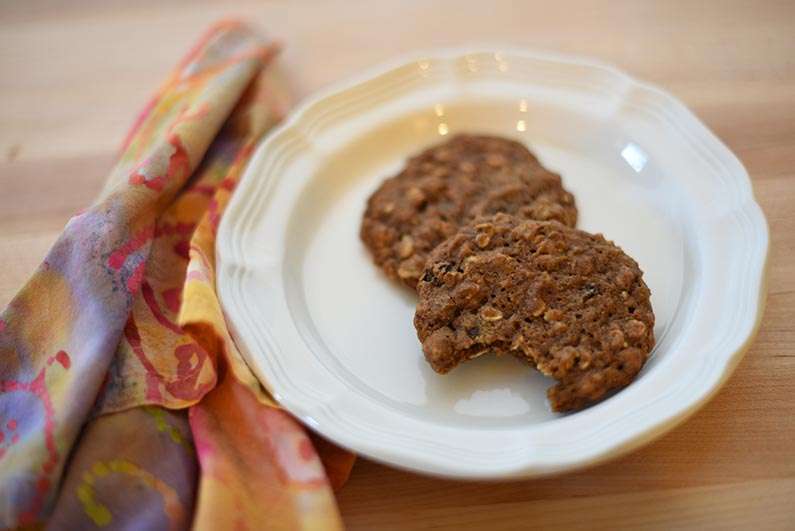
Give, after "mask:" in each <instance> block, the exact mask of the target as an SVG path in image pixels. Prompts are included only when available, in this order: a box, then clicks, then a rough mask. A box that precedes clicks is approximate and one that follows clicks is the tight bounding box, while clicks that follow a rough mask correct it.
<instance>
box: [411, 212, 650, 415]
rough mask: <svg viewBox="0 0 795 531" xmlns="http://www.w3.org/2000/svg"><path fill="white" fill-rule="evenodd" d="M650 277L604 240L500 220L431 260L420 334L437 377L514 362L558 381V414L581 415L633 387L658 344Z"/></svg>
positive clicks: (547, 225)
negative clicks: (480, 360)
mask: <svg viewBox="0 0 795 531" xmlns="http://www.w3.org/2000/svg"><path fill="white" fill-rule="evenodd" d="M642 277H643V273H642V272H641V270H640V268H639V267H638V264H637V263H636V262H635V261H634V260H633V259H632V258H630V257H629V256H627V255H626V254H625V253H624V252H623V251H622V250H621V249H620V248H619V247H617V246H616V245H614V244H613V243H611V242H609V241H607V240H605V239H604V237H603V236H601V235H599V234H597V235H593V234H589V233H587V232H584V231H580V230H576V229H573V228H570V227H566V226H564V225H562V224H560V223H557V222H537V221H531V220H523V219H520V218H517V217H515V216H511V215H507V214H497V215H495V216H491V217H485V218H479V219H477V220H475V221H474V222H473V223H471V224H469V225H466V226H464V227H462V228H461V229H460V230H459V231H458V232H457V233H456V234H454V235H452V236H451V237H450V238H448V239H447V240H445V241H444V243H442V244H441V245H439V246H438V247H437V248H436V249H435V250H434V251H433V252H432V253H431V254H430V256H429V258H428V261H427V264H426V267H425V269H424V271H423V273H422V277H421V278H420V282H419V284H418V286H417V290H418V294H419V302H418V304H417V311H416V313H415V316H414V326H415V327H416V329H417V335H418V337H419V339H420V342H421V343H422V347H423V351H424V353H425V357H426V359H427V360H428V363H430V365H431V367H433V369H434V370H435V371H437V372H439V373H446V372H448V371H449V370H451V369H452V368H454V367H455V366H456V365H458V364H459V363H462V362H464V361H466V360H468V359H471V358H474V357H477V356H480V355H482V354H484V353H486V352H491V353H495V354H513V355H515V356H517V357H519V358H521V359H524V360H526V361H528V362H529V363H530V364H532V365H533V366H534V367H536V368H537V369H538V370H539V371H541V372H542V373H543V374H545V375H547V376H551V377H552V378H554V379H556V380H557V384H556V385H555V386H553V387H552V388H550V389H549V391H548V392H547V395H548V398H549V401H550V403H551V405H552V408H553V409H554V410H555V411H571V410H576V409H580V408H582V407H584V406H586V405H588V404H590V403H592V402H594V401H596V400H599V399H601V398H603V397H604V396H605V395H606V394H607V393H608V392H610V391H612V390H615V389H619V388H621V387H624V386H626V385H628V384H629V383H630V382H631V381H632V380H633V379H634V378H635V376H636V375H637V374H638V372H639V371H640V369H641V368H642V367H643V364H644V363H645V361H646V358H647V356H648V355H649V353H650V352H651V349H652V347H653V346H654V330H653V329H654V313H653V312H652V308H651V303H650V301H649V297H650V292H649V288H648V287H647V286H646V284H645V283H644V282H643V278H642Z"/></svg>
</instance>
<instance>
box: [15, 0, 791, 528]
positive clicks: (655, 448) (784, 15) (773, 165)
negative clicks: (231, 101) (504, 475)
mask: <svg viewBox="0 0 795 531" xmlns="http://www.w3.org/2000/svg"><path fill="white" fill-rule="evenodd" d="M160 4H162V2H157V1H154V0H147V1H139V2H134V3H121V2H116V1H97V2H63V1H58V0H48V1H45V2H38V1H37V2H33V1H30V2H15V3H12V2H4V3H3V4H2V5H0V72H2V74H0V268H1V269H2V271H3V274H2V275H0V306H4V305H5V304H6V303H7V302H8V301H9V300H10V298H11V297H12V296H13V294H14V292H15V291H16V289H17V288H18V287H19V286H20V285H21V284H22V283H23V281H24V280H25V278H26V277H27V275H28V273H29V272H30V271H31V270H32V269H33V268H34V267H35V266H36V265H37V264H38V263H39V261H40V260H41V259H42V257H43V256H44V254H45V252H46V250H47V248H48V247H49V245H50V244H51V243H52V242H53V240H54V239H55V238H56V236H57V234H58V233H59V231H60V230H61V228H62V226H63V224H64V223H65V222H66V220H67V219H68V217H69V216H70V215H71V214H72V213H74V212H75V211H77V210H78V209H80V208H81V207H83V206H84V205H86V204H87V203H88V202H90V201H91V199H92V198H93V196H94V194H95V193H97V191H98V190H99V188H100V185H101V183H102V181H103V179H104V177H105V174H106V172H107V171H108V169H109V168H110V167H111V164H112V163H113V158H114V153H115V150H116V149H117V146H118V145H119V142H120V141H121V139H122V137H123V134H124V132H125V130H126V128H127V127H128V125H129V124H130V123H131V121H132V119H133V117H134V115H135V113H136V112H137V111H138V109H139V108H140V107H141V106H142V105H143V103H144V102H145V101H146V99H147V97H148V96H149V94H150V93H151V92H152V91H153V89H154V88H155V87H156V86H157V85H158V84H159V82H160V81H161V80H162V79H163V78H164V76H165V75H166V73H167V72H168V71H169V69H170V68H171V67H172V65H173V64H174V63H175V62H176V61H177V60H178V58H179V57H180V56H181V55H182V53H183V52H184V51H185V50H186V49H187V48H188V46H189V45H190V44H191V43H192V41H193V40H194V39H195V38H196V37H197V35H198V34H199V33H200V32H201V31H202V30H203V29H204V27H206V26H207V25H208V24H209V23H210V22H212V21H213V20H215V19H217V18H220V17H222V16H228V15H240V16H242V17H244V18H246V19H250V20H252V21H255V22H256V23H258V24H259V25H260V26H261V27H262V28H264V29H266V30H267V31H268V32H270V33H271V34H272V35H274V36H276V37H279V38H280V39H282V40H283V41H284V43H285V44H286V49H285V53H284V55H283V62H284V65H285V67H286V69H287V70H288V72H289V75H290V78H291V81H292V84H293V86H294V87H295V93H296V95H297V97H302V96H304V95H306V94H308V93H310V92H312V91H314V90H316V89H318V88H320V87H323V86H324V85H326V84H328V83H330V82H332V81H336V80H338V79H341V78H344V77H346V76H349V75H351V74H353V73H355V72H357V71H359V70H360V69H362V68H364V67H367V66H370V65H373V64H376V63H378V62H380V61H383V60H385V59H388V58H391V57H393V56H395V55H397V54H400V53H402V52H407V51H411V50H415V49H421V48H432V47H439V46H449V45H456V44H464V43H472V42H505V43H511V44H518V45H526V46H531V47H536V48H545V49H551V50H558V51H564V52H572V53H580V54H587V55H592V56H595V57H598V58H601V59H603V60H605V61H609V62H612V63H615V64H616V65H618V66H619V67H621V68H623V69H625V70H627V71H628V72H630V73H631V74H633V75H635V76H637V77H640V78H645V79H647V80H649V81H652V82H654V83H657V84H660V85H662V86H663V87H665V88H666V89H668V90H669V91H671V92H672V93H673V94H675V95H677V96H678V97H680V98H681V99H682V100H684V101H685V102H686V103H687V104H688V105H689V106H690V107H691V109H693V110H694V111H695V113H696V114H698V115H699V116H700V117H701V118H702V119H703V120H704V122H706V123H707V124H708V125H709V126H710V127H711V128H712V129H713V130H714V131H715V132H716V133H717V135H718V136H719V137H721V138H722V139H723V141H724V142H726V144H728V146H729V147H730V148H731V149H732V150H733V151H734V152H735V153H736V154H737V155H738V156H739V157H740V159H741V160H742V161H743V162H744V163H745V165H746V167H747V168H748V171H749V173H750V174H751V176H752V178H753V181H754V188H755V191H756V195H757V198H758V200H759V202H760V203H761V205H762V208H763V209H764V211H765V214H766V215H767V219H768V222H769V224H770V229H771V233H772V250H771V254H770V273H769V295H768V301H767V310H766V312H765V316H764V320H763V322H762V328H761V330H760V332H759V335H758V337H757V339H756V342H755V344H754V346H753V347H752V348H751V350H750V351H749V352H748V354H747V355H746V357H745V360H744V361H743V362H742V363H741V364H740V366H739V368H738V369H737V371H736V373H735V374H734V376H733V377H732V378H731V380H730V381H729V383H728V384H727V385H726V387H725V388H724V389H723V390H722V391H721V392H720V393H719V394H718V396H717V397H716V398H715V399H714V400H713V401H712V402H711V403H710V404H709V405H707V406H706V407H705V408H704V409H703V410H702V411H701V412H699V413H698V414H696V415H695V416H694V417H693V418H692V419H690V420H689V421H688V422H686V423H685V424H684V425H682V426H681V427H679V428H677V429H676V430H674V431H673V432H672V433H670V434H669V435H667V436H665V437H663V438H662V439H661V440H659V441H657V442H655V443H653V444H651V445H649V446H647V447H646V448H644V449H642V450H640V451H637V452H635V453H633V454H632V455H629V456H627V457H625V458H622V459H620V460H618V461H614V462H611V463H609V464H606V465H602V466H599V467H597V468H593V469H590V470H586V471H583V472H579V473H574V474H568V475H565V476H562V477H557V478H552V479H543V480H536V481H522V482H506V483H464V482H452V481H443V480H438V479H431V478H427V477H422V476H418V475H414V474H410V473H406V472H401V471H397V470H393V469H390V468H387V467H384V466H381V465H378V464H375V463H372V462H368V461H366V460H364V459H362V460H360V461H359V463H358V464H357V465H356V468H355V469H354V472H353V476H352V477H351V480H350V482H349V483H348V485H347V486H346V487H345V488H344V490H343V491H342V492H341V493H340V494H339V503H340V507H341V511H342V514H343V518H344V519H345V521H346V523H347V524H348V526H349V527H350V528H351V529H392V528H400V529H407V528H425V527H433V528H450V529H462V528H487V529H489V530H491V531H493V530H496V529H515V528H518V527H523V528H532V527H539V528H551V527H553V526H554V527H557V528H564V527H565V528H569V527H571V528H593V527H606V528H612V529H617V528H637V527H648V528H659V529H671V528H679V527H683V528H684V527H687V528H722V529H726V528H735V529H747V528H753V529H776V528H778V529H781V528H790V529H795V392H793V385H795V2H793V1H792V0H785V1H782V2H774V1H767V2H761V1H760V2H754V1H749V2H714V3H706V2H701V1H693V0H688V1H683V2H678V1H677V2H638V1H631V0H630V1H616V0H612V1H605V2H581V3H571V2H568V1H565V0H556V1H553V2H538V3H535V4H531V3H526V4H523V5H522V6H519V5H515V4H519V2H516V1H496V2H495V1H488V2H486V1H472V2H468V1H464V0H455V1H449V2H448V1H445V2H430V1H417V2H414V1H402V2H393V3H392V2H391V3H386V2H368V3H361V4H358V5H354V4H353V3H352V2H322V3H314V2H313V3H296V2H290V3H288V2H250V3H246V2H243V3H238V2H224V4H225V7H222V6H220V5H219V4H220V3H210V2H207V3H206V4H205V3H203V2H195V1H194V2H191V3H190V6H189V5H187V4H173V3H172V4H168V5H165V6H162V5H160Z"/></svg>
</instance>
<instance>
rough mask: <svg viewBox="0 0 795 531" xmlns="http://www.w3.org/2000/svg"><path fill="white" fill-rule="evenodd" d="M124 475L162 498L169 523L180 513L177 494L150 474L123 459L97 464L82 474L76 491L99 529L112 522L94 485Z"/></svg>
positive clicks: (180, 507) (109, 513) (110, 515)
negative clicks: (99, 481) (109, 477)
mask: <svg viewBox="0 0 795 531" xmlns="http://www.w3.org/2000/svg"><path fill="white" fill-rule="evenodd" d="M111 473H115V474H124V475H127V476H130V477H132V478H135V479H138V480H139V481H140V482H141V483H143V484H144V485H146V486H147V487H149V488H150V489H152V490H154V491H156V492H158V493H159V494H160V496H161V497H162V498H163V508H164V510H165V512H166V514H167V515H169V517H170V519H171V521H174V520H175V519H176V518H177V515H178V513H181V512H182V504H181V503H180V501H179V497H178V496H177V493H176V492H175V491H174V489H172V488H171V487H169V486H168V485H166V484H165V483H164V482H163V481H161V480H160V479H158V478H157V477H156V476H154V475H152V474H151V473H149V472H147V471H146V470H143V469H142V468H139V467H138V466H136V465H135V464H134V463H131V462H130V461H126V460H123V459H117V460H113V461H107V462H97V463H94V465H93V466H92V467H91V470H90V471H89V472H86V473H85V474H83V483H82V485H80V487H78V489H77V497H78V498H79V499H80V502H81V503H82V504H83V509H84V510H85V512H86V514H87V515H88V516H89V517H90V518H91V520H92V521H93V522H94V523H95V524H96V525H98V526H100V527H105V526H107V525H108V524H110V523H111V522H112V521H113V515H112V514H111V512H110V510H109V509H108V508H107V507H106V506H105V505H103V504H102V503H101V502H99V501H97V499H96V492H95V488H94V487H95V484H96V482H97V480H98V479H101V478H103V477H105V476H107V475H108V474H111Z"/></svg>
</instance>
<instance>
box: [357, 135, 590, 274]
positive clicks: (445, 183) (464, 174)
mask: <svg viewBox="0 0 795 531" xmlns="http://www.w3.org/2000/svg"><path fill="white" fill-rule="evenodd" d="M497 212H508V213H511V214H515V215H518V216H521V217H523V218H528V219H537V220H555V221H560V222H561V223H564V224H566V225H570V226H574V225H575V224H576V222H577V209H576V207H575V205H574V197H573V196H572V195H571V194H570V193H569V192H567V191H566V190H565V189H564V188H563V186H562V184H561V180H560V176H559V175H557V174H555V173H552V172H550V171H548V170H547V169H546V168H544V167H543V166H541V163H540V162H539V161H538V159H536V158H535V157H534V156H533V154H532V153H530V152H529V151H528V150H527V148H525V147H524V146H523V145H522V144H520V143H518V142H514V141H512V140H507V139H504V138H496V137H489V136H473V135H459V136H456V137H453V138H452V139H450V140H449V141H448V142H445V143H443V144H440V145H437V146H434V147H432V148H430V149H428V150H426V151H424V152H422V153H420V154H419V155H417V156H416V157H413V158H411V159H409V161H408V162H407V163H406V166H405V168H404V169H403V170H402V171H401V172H400V173H399V174H398V175H396V176H394V177H392V178H390V179H387V180H386V181H384V182H383V184H382V185H381V186H380V187H379V188H378V190H376V191H375V193H373V195H372V196H370V198H369V200H368V201H367V209H366V211H365V213H364V217H363V220H362V226H361V231H360V235H361V239H362V241H363V242H364V243H365V245H366V246H367V247H368V248H369V250H370V252H371V253H372V255H373V259H374V260H375V263H376V265H378V266H379V267H381V268H382V269H383V270H384V272H386V274H387V275H388V276H389V277H391V278H394V279H398V280H400V281H402V282H403V283H405V284H406V285H407V286H409V287H411V288H416V285H417V280H418V279H419V277H420V275H421V274H422V270H423V267H424V266H425V259H426V258H427V256H428V254H429V253H430V252H431V251H432V250H433V249H434V248H435V247H436V246H437V245H439V243H441V242H442V241H443V240H444V239H445V238H447V237H448V236H451V235H452V234H454V233H455V231H456V230H458V228H459V227H460V226H461V225H462V224H464V223H466V222H468V221H471V220H472V219H474V218H476V217H478V216H481V215H489V214H495V213H497Z"/></svg>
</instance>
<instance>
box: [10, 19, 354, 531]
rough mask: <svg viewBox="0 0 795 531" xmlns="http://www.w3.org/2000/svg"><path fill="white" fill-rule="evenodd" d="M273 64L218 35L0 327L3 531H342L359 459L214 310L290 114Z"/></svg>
mask: <svg viewBox="0 0 795 531" xmlns="http://www.w3.org/2000/svg"><path fill="white" fill-rule="evenodd" d="M276 52H277V49H276V47H275V46H274V45H272V44H266V43H264V42H263V41H262V40H261V39H260V38H259V37H258V36H257V35H256V34H255V33H254V32H252V31H251V30H250V29H248V28H247V27H245V26H244V25H242V24H240V23H236V22H223V23H220V24H218V25H216V26H215V27H213V28H212V29H211V30H210V31H209V32H208V33H207V34H206V35H205V36H204V37H203V38H202V39H201V40H200V41H199V43H198V44H197V45H196V46H195V47H194V48H193V49H192V50H191V51H190V52H189V53H188V55H187V56H186V57H185V59H184V60H183V61H182V62H181V63H180V64H179V65H178V67H177V68H176V70H175V71H174V73H173V74H172V75H171V76H170V77H169V78H168V80H167V81H166V83H165V84H164V85H163V86H162V87H161V89H160V90H159V91H158V92H157V94H156V95H155V97H154V98H153V99H152V100H151V102H150V103H149V104H148V105H147V106H146V108H145V109H144V111H143V112H142V113H141V116H140V117H139V119H138V120H137V122H136V123H135V125H134V127H133V128H132V131H131V132H130V134H129V135H128V138H127V140H126V141H125V142H124V147H123V149H122V154H121V156H120V159H119V162H118V164H117V165H116V167H115V168H114V169H113V171H112V172H111V175H110V177H109V179H108V181H107V183H106V185H105V187H104V189H103V191H102V192H101V194H100V196H99V198H98V199H97V200H96V202H95V203H94V204H93V205H92V206H91V207H90V208H88V209H87V210H85V211H84V212H82V213H80V214H79V215H77V216H75V217H73V218H72V219H71V220H70V221H69V223H68V224H67V225H66V227H65V229H64V232H63V234H62V235H61V236H60V238H59V239H58V240H57V241H56V243H55V244H54V245H53V247H52V249H51V250H50V252H49V253H48V255H47V257H46V258H45V260H44V263H43V264H42V265H41V266H40V267H39V269H38V270H37V271H36V272H35V273H34V274H33V276H32V277H31V279H30V280H29V281H28V283H27V284H26V285H25V286H24V287H23V288H22V290H21V291H20V292H19V293H18V294H17V296H16V297H15V298H14V299H13V300H12V302H11V303H10V304H9V306H8V308H7V309H6V310H5V311H4V312H3V313H2V314H1V315H0V359H2V365H0V526H2V527H4V528H13V527H27V526H35V527H41V526H43V525H46V526H47V527H49V528H52V529H91V528H113V529H118V528H135V529H186V528H188V527H192V528H195V529H226V528H232V527H234V528H241V529H245V528H251V529H293V528H306V529H336V528H340V527H341V522H340V518H339V514H338V511H337V508H336V505H335V501H334V496H333V493H332V487H339V486H341V485H342V483H344V481H345V480H346V479H347V476H348V474H349V473H350V469H351V467H352V466H353V461H354V457H353V455H352V454H350V453H348V452H346V451H344V450H341V449H339V448H337V447H335V446H334V445H332V444H330V443H328V442H326V441H323V440H322V439H319V438H317V437H315V436H314V435H312V434H309V433H307V432H306V431H305V430H304V429H303V428H302V427H301V426H300V425H299V424H298V423H297V422H296V421H295V420H294V419H293V418H292V417H291V416H290V415H289V414H287V413H285V412H284V411H282V410H281V409H279V408H278V406H277V405H276V404H275V403H274V402H273V401H272V400H271V398H270V396H269V395H268V393H267V392H266V391H265V390H264V389H263V388H262V387H261V385H260V383H259V382H258V381H257V379H256V378H255V377H254V376H253V375H252V373H251V371H250V370H249V368H248V366H247V365H246V363H245V361H244V360H243V358H242V357H241V356H240V353H239V352H238V350H237V348H236V347H235V344H234V342H233V341H232V339H231V337H230V335H229V331H228V329H227V327H226V324H225V321H224V318H223V314H222V313H221V309H220V305H219V303H218V299H217V297H216V294H215V285H214V278H215V252H214V248H215V235H216V230H217V227H218V223H219V221H220V217H221V215H222V213H223V211H224V208H225V207H226V204H227V202H228V200H229V198H230V196H231V194H232V193H233V190H234V187H235V184H236V183H237V181H238V179H239V178H240V175H241V172H242V170H243V168H244V167H245V165H246V162H247V161H248V159H249V157H250V155H251V153H252V151H253V149H254V147H255V146H256V144H257V142H258V140H259V139H260V138H261V137H262V135H263V134H265V133H266V132H267V131H268V130H269V129H270V128H271V127H272V126H273V125H274V124H275V123H276V122H277V121H278V120H279V118H280V117H281V116H282V115H283V113H284V111H285V110H286V108H287V105H288V98H287V93H286V91H285V90H284V88H283V86H282V84H281V83H280V80H279V78H278V76H276V75H275V74H274V72H273V69H272V68H268V64H269V63H270V61H271V59H272V58H273V57H274V55H275V54H276ZM186 410H187V413H186Z"/></svg>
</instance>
